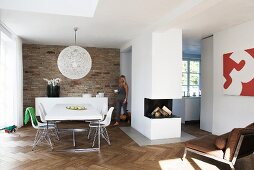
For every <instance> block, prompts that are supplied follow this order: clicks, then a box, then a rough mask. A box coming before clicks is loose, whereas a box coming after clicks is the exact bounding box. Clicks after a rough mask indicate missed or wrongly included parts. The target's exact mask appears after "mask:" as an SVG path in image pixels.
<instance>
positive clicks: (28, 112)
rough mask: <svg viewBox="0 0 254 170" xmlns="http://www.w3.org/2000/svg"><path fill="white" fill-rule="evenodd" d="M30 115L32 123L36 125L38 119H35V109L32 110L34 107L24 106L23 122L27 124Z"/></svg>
mask: <svg viewBox="0 0 254 170" xmlns="http://www.w3.org/2000/svg"><path fill="white" fill-rule="evenodd" d="M30 115H31V117H32V121H33V124H34V125H35V126H37V125H38V120H37V119H36V116H35V111H34V108H33V107H27V108H26V111H25V120H24V123H25V124H27V123H28V122H29V119H30Z"/></svg>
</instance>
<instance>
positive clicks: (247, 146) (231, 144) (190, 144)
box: [183, 123, 254, 169]
mask: <svg viewBox="0 0 254 170" xmlns="http://www.w3.org/2000/svg"><path fill="white" fill-rule="evenodd" d="M187 152H193V153H196V154H199V155H202V156H205V157H209V158H212V159H215V160H217V161H220V162H224V163H227V164H229V165H230V167H231V169H235V168H234V165H235V162H236V160H237V159H239V158H242V157H245V156H248V155H250V154H253V152H254V123H252V124H250V125H248V126H247V127H246V128H235V129H233V130H232V131H231V132H229V133H226V134H223V135H220V136H217V135H207V136H204V137H201V138H197V139H193V140H190V141H187V142H185V150H184V154H183V159H184V158H185V157H186V154H187Z"/></svg>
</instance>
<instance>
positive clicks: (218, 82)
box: [212, 20, 254, 134]
mask: <svg viewBox="0 0 254 170" xmlns="http://www.w3.org/2000/svg"><path fill="white" fill-rule="evenodd" d="M253 28H254V20H253V21H250V22H247V23H244V24H241V25H238V26H235V27H232V28H230V29H227V30H224V31H221V32H218V33H215V34H214V38H213V40H214V41H213V42H214V43H213V44H214V69H213V74H214V75H213V77H214V83H213V85H214V89H213V98H214V100H213V101H214V106H213V131H212V132H213V133H214V134H221V133H225V132H228V131H230V130H231V129H232V128H235V127H244V126H246V125H248V124H249V123H251V122H254V109H253V104H254V97H243V96H227V95H224V94H223V83H224V78H223V57H222V56H223V54H224V53H228V52H232V51H238V50H244V49H248V48H254V34H253ZM253 71H254V68H253Z"/></svg>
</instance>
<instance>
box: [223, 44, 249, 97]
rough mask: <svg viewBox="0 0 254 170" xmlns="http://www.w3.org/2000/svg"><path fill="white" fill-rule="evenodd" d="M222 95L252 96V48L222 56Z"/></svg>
mask: <svg viewBox="0 0 254 170" xmlns="http://www.w3.org/2000/svg"><path fill="white" fill-rule="evenodd" d="M223 76H224V78H225V82H224V86H223V87H224V94H227V95H239V96H254V48H251V49H247V50H242V51H237V52H230V53H226V54H224V55H223Z"/></svg>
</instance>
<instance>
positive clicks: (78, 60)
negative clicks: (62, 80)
mask: <svg viewBox="0 0 254 170" xmlns="http://www.w3.org/2000/svg"><path fill="white" fill-rule="evenodd" d="M77 30H78V28H77V27H75V28H74V31H75V45H74V46H69V47H66V48H65V49H63V50H62V51H61V53H60V54H59V56H58V60H57V65H58V69H59V71H60V72H61V73H62V74H63V75H64V76H65V77H67V78H69V79H81V78H83V77H85V76H86V75H87V74H88V73H89V71H90V70H91V67H92V59H91V56H90V54H89V53H88V52H87V51H86V50H85V49H84V48H82V47H80V46H77V45H76V32H77Z"/></svg>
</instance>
